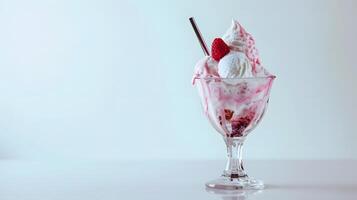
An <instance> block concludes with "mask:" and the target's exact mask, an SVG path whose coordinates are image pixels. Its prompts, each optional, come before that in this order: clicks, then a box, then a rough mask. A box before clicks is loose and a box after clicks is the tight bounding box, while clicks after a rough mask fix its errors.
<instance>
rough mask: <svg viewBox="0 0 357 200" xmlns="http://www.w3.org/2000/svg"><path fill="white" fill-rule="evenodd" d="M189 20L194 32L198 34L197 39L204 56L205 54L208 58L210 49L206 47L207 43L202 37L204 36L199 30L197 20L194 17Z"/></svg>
mask: <svg viewBox="0 0 357 200" xmlns="http://www.w3.org/2000/svg"><path fill="white" fill-rule="evenodd" d="M189 20H190V22H191V25H192V28H193V30H194V31H195V33H196V36H197V39H198V41H199V42H200V45H201V48H202V50H203V52H204V54H205V55H206V56H209V51H208V49H207V45H206V43H205V41H204V39H203V37H202V34H201V32H200V30H199V29H198V27H197V24H196V22H195V19H194V18H193V17H190V19H189Z"/></svg>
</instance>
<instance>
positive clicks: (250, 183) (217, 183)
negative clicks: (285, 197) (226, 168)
mask: <svg viewBox="0 0 357 200" xmlns="http://www.w3.org/2000/svg"><path fill="white" fill-rule="evenodd" d="M206 187H207V188H213V189H221V190H244V189H250V190H261V189H264V183H263V181H260V180H256V179H254V178H250V177H248V176H245V177H239V178H230V177H224V176H222V177H220V178H218V179H215V180H212V181H210V182H207V183H206Z"/></svg>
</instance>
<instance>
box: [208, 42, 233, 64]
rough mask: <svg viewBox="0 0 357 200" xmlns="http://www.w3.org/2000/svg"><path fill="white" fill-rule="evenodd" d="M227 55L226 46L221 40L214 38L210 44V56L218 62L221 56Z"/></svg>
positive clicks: (227, 48) (227, 49)
mask: <svg viewBox="0 0 357 200" xmlns="http://www.w3.org/2000/svg"><path fill="white" fill-rule="evenodd" d="M228 53H229V47H228V45H227V44H226V43H225V42H224V41H223V40H222V39H221V38H216V39H214V40H213V42H212V46H211V55H212V58H213V59H215V60H216V61H219V60H220V59H221V58H223V56H225V55H227V54H228Z"/></svg>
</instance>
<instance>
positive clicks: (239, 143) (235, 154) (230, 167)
mask: <svg viewBox="0 0 357 200" xmlns="http://www.w3.org/2000/svg"><path fill="white" fill-rule="evenodd" d="M224 140H225V142H226V146H227V157H228V160H227V165H226V169H225V170H224V171H223V176H225V177H229V178H240V177H246V176H247V174H246V173H245V172H244V168H243V160H242V150H243V143H244V138H229V137H226V138H225V139H224Z"/></svg>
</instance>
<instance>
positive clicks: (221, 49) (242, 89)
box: [193, 20, 275, 137]
mask: <svg viewBox="0 0 357 200" xmlns="http://www.w3.org/2000/svg"><path fill="white" fill-rule="evenodd" d="M222 39H223V41H222V40H221V41H222V42H221V43H223V44H218V47H217V46H214V45H212V53H211V55H210V56H206V57H204V58H202V59H201V60H200V61H198V63H197V64H196V67H195V72H194V76H193V84H196V85H197V87H198V91H199V94H200V97H201V102H202V105H203V107H204V111H205V114H206V115H207V117H208V118H209V120H210V121H211V123H212V124H213V125H214V127H215V128H216V130H217V131H219V132H220V133H221V134H222V135H224V136H227V137H244V136H246V135H247V134H248V133H249V132H250V131H251V130H252V129H253V128H254V127H255V126H256V124H257V123H258V122H259V121H260V119H261V117H262V116H263V114H264V111H265V109H266V105H267V103H268V99H269V92H270V88H271V85H272V82H273V80H274V78H275V76H273V75H271V74H270V73H269V72H268V71H267V70H265V69H264V68H263V66H262V64H261V61H260V58H259V54H258V50H257V49H256V47H255V41H254V39H253V37H252V36H251V35H250V34H249V33H247V32H246V31H245V30H244V28H243V27H242V26H241V25H240V24H239V23H238V22H237V21H235V20H233V21H232V25H231V27H230V28H229V29H228V30H227V32H226V33H225V34H224V36H223V37H222ZM224 43H225V44H224ZM227 46H228V50H227ZM214 48H216V49H214Z"/></svg>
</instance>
